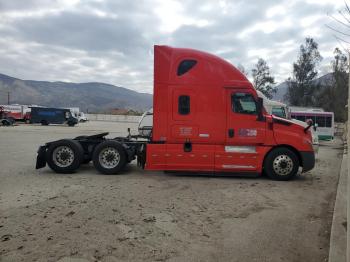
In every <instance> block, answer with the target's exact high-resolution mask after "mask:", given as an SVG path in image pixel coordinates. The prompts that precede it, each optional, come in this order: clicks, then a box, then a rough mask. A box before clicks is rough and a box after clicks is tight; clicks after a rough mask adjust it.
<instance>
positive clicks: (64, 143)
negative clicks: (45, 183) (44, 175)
mask: <svg viewBox="0 0 350 262" xmlns="http://www.w3.org/2000/svg"><path fill="white" fill-rule="evenodd" d="M83 160H84V149H83V147H82V146H81V145H80V144H79V142H77V141H75V140H73V139H62V140H59V141H56V142H53V143H52V144H51V145H50V146H49V148H48V149H47V151H46V162H47V164H48V165H49V167H50V168H51V169H52V170H53V171H55V172H56V173H62V174H70V173H73V172H74V171H75V170H77V169H78V168H79V166H80V165H81V163H82V162H83Z"/></svg>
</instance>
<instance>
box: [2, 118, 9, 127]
mask: <svg viewBox="0 0 350 262" xmlns="http://www.w3.org/2000/svg"><path fill="white" fill-rule="evenodd" d="M1 123H2V125H3V126H9V125H11V123H10V121H8V120H7V119H3V120H2V121H1Z"/></svg>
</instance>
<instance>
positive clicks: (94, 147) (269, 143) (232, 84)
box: [37, 46, 315, 180]
mask: <svg viewBox="0 0 350 262" xmlns="http://www.w3.org/2000/svg"><path fill="white" fill-rule="evenodd" d="M154 56H155V57H154V99H153V101H154V102H153V128H152V132H150V134H151V136H150V137H149V138H148V140H147V141H140V140H139V136H131V135H129V136H128V137H126V138H115V139H106V138H105V137H104V135H100V136H99V137H98V138H97V137H94V138H91V137H86V136H85V137H78V138H75V139H73V140H70V144H74V146H72V145H71V147H70V146H69V145H68V146H67V147H68V148H70V149H72V147H74V148H75V149H74V150H73V149H72V150H69V149H67V151H69V152H70V153H69V154H68V155H69V156H67V154H66V153H64V152H62V153H64V154H58V155H59V157H61V156H64V157H63V158H64V160H65V159H70V161H73V160H72V159H76V157H75V152H78V155H83V157H82V156H79V157H78V158H79V159H80V160H79V161H78V160H77V161H76V165H74V170H75V169H76V168H77V166H79V165H78V164H77V163H78V162H82V161H84V160H85V161H89V160H93V162H94V165H95V167H96V168H97V169H98V170H99V171H101V172H102V173H107V174H110V173H116V172H119V171H120V170H122V168H123V167H124V166H125V164H126V163H127V162H130V161H131V160H132V159H134V158H135V157H136V156H137V158H138V164H139V165H141V166H142V167H144V168H145V169H146V170H162V171H191V172H210V173H226V174H231V173H240V174H247V175H249V174H250V175H257V174H262V173H263V172H264V173H266V174H267V175H268V176H269V177H271V178H273V179H278V180H289V179H291V178H292V177H294V176H295V175H296V174H297V172H298V169H299V167H302V169H303V172H305V171H308V170H310V169H312V168H313V167H314V163H315V159H314V152H313V149H312V140H311V134H310V130H309V128H303V127H302V126H300V125H297V124H295V123H293V122H292V121H289V120H285V119H280V118H276V117H274V116H271V115H269V114H267V113H266V111H265V110H264V108H263V101H262V99H259V98H258V95H257V93H256V91H255V89H254V88H253V86H252V84H251V83H250V82H249V81H248V80H247V78H246V77H245V76H244V75H243V74H242V73H240V71H239V70H237V69H236V68H235V67H234V66H232V65H231V64H230V63H228V62H226V61H225V60H223V59H221V58H219V57H217V56H214V55H211V54H208V53H205V52H201V51H197V50H193V49H185V48H172V47H168V46H155V48H154ZM56 142H57V141H56ZM54 144H55V142H51V143H48V144H46V145H45V146H42V147H40V149H39V153H38V161H37V168H41V167H43V166H45V164H46V163H48V164H49V166H50V167H51V168H52V169H54V170H55V171H56V172H57V170H58V172H59V171H60V170H61V169H59V168H57V165H56V166H55V163H59V162H60V161H61V160H62V159H58V158H57V155H56V156H55V154H53V152H54V150H55V148H56V147H57V146H62V143H61V144H60V145H57V144H56V145H54ZM61 158H62V157H61ZM53 160H55V161H53ZM58 160H60V161H58ZM61 162H62V163H64V164H65V165H67V163H68V162H69V161H68V162H67V161H63V160H62V161H61ZM73 162H74V161H73ZM68 167H69V165H68ZM63 169H64V168H63ZM63 169H62V170H63ZM68 169H69V168H68ZM63 171H64V170H63ZM69 171H72V170H69Z"/></svg>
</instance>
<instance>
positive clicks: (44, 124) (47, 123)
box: [40, 120, 49, 126]
mask: <svg viewBox="0 0 350 262" xmlns="http://www.w3.org/2000/svg"><path fill="white" fill-rule="evenodd" d="M40 123H41V125H42V126H48V125H49V122H47V121H46V120H41V121H40Z"/></svg>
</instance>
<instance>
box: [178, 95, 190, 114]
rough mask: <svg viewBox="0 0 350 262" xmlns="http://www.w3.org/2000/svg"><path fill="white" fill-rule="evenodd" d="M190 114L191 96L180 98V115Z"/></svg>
mask: <svg viewBox="0 0 350 262" xmlns="http://www.w3.org/2000/svg"><path fill="white" fill-rule="evenodd" d="M189 113H190V97H189V96H185V95H182V96H179V114H180V115H188V114H189Z"/></svg>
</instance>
